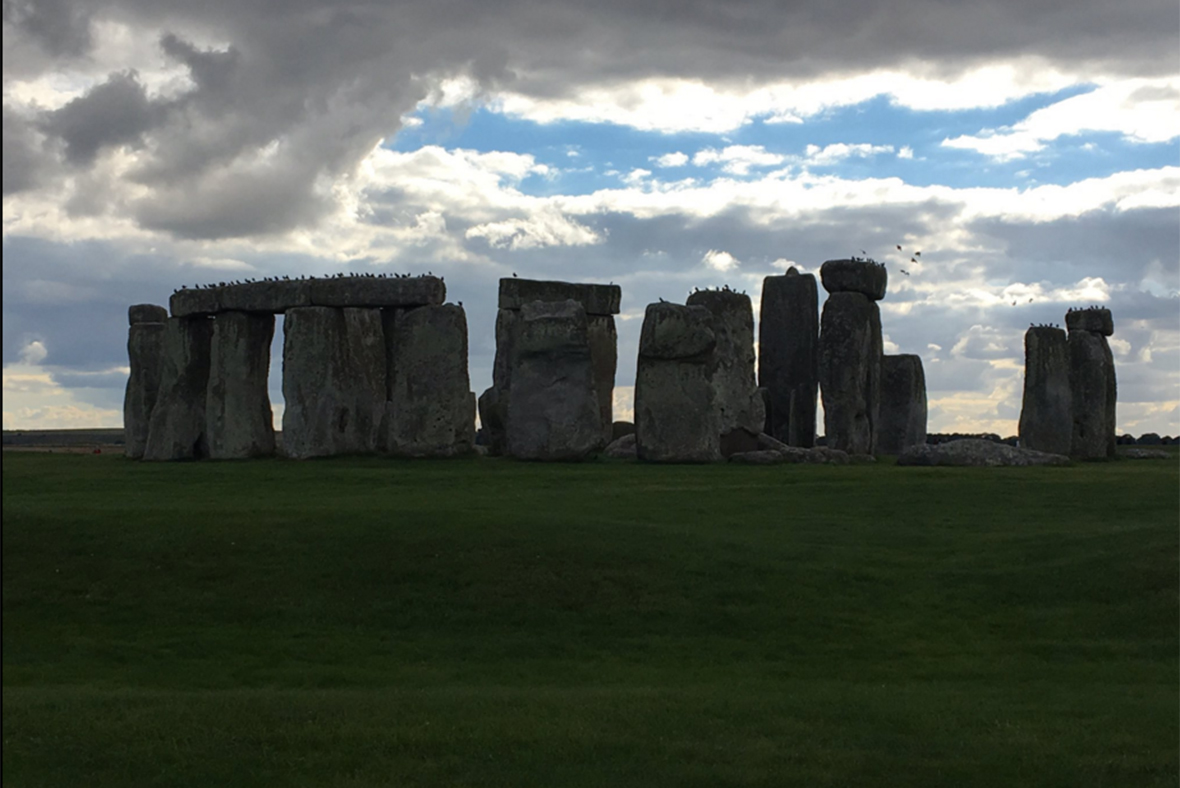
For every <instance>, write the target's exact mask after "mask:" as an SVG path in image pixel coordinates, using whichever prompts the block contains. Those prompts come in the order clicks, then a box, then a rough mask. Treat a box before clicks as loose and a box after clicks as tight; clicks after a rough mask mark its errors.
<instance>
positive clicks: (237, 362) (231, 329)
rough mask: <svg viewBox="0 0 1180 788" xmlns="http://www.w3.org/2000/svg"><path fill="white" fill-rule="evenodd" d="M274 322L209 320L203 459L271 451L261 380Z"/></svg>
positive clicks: (253, 317)
mask: <svg viewBox="0 0 1180 788" xmlns="http://www.w3.org/2000/svg"><path fill="white" fill-rule="evenodd" d="M274 331H275V318H274V315H271V314H250V313H246V312H221V313H219V314H218V315H216V316H215V317H214V318H213V348H212V353H211V356H210V367H209V388H208V392H207V395H206V404H205V425H206V426H205V431H206V434H207V436H208V442H209V457H210V458H211V459H214V460H237V459H247V458H249V457H268V456H270V455H272V454H274V453H275V430H274V413H273V412H272V411H271V408H270V395H269V393H268V392H267V378H268V375H269V373H270V344H271V339H273V338H274Z"/></svg>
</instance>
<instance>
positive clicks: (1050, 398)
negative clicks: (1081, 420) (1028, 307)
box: [1020, 326, 1073, 455]
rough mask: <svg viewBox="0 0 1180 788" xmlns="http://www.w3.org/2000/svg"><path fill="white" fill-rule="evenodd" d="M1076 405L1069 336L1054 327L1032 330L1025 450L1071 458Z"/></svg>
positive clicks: (1027, 342)
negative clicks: (1070, 378)
mask: <svg viewBox="0 0 1180 788" xmlns="http://www.w3.org/2000/svg"><path fill="white" fill-rule="evenodd" d="M1072 403H1073V398H1072V396H1071V394H1070V385H1069V344H1068V340H1067V339H1066V336H1065V332H1064V331H1062V330H1061V329H1060V328H1053V327H1052V326H1035V327H1033V328H1030V329H1029V330H1028V331H1026V332H1025V334H1024V398H1023V401H1022V405H1021V408H1020V445H1021V447H1022V448H1025V449H1033V450H1035V451H1043V452H1048V453H1050V454H1064V455H1068V454H1069V453H1070V444H1071V442H1072V441H1073V404H1072Z"/></svg>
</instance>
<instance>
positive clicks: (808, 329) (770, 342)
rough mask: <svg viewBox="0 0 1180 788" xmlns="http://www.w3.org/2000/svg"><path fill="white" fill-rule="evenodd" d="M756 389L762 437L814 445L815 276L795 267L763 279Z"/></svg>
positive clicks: (816, 375)
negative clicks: (762, 400) (762, 409)
mask: <svg viewBox="0 0 1180 788" xmlns="http://www.w3.org/2000/svg"><path fill="white" fill-rule="evenodd" d="M758 385H760V386H761V387H763V388H764V389H766V398H767V408H766V411H767V412H766V417H767V418H766V432H767V433H768V434H770V435H771V436H772V437H774V438H777V439H778V440H780V441H782V442H783V443H786V444H788V445H790V446H800V447H803V448H811V447H812V446H814V445H815V403H816V396H817V393H818V391H819V296H818V291H817V290H816V284H815V277H814V276H813V275H811V274H800V273H799V272H798V271H797V270H796V269H795V268H794V267H792V268H789V269H787V273H786V275H785V276H768V277H766V278H765V279H763V280H762V309H761V314H760V322H759V326H758Z"/></svg>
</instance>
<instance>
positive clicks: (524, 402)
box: [507, 299, 606, 460]
mask: <svg viewBox="0 0 1180 788" xmlns="http://www.w3.org/2000/svg"><path fill="white" fill-rule="evenodd" d="M588 333H589V327H588V321H587V320H586V311H585V310H584V309H583V308H582V305H581V304H579V303H578V302H577V301H574V300H572V299H570V300H566V301H534V302H531V303H527V304H525V305H524V306H523V307H522V308H521V310H520V325H519V331H518V333H517V335H516V348H515V353H516V361H517V364H516V368H515V369H514V370H513V371H512V387H511V389H510V390H509V397H508V421H507V428H508V429H507V432H508V454H509V455H511V456H513V457H516V458H517V459H522V460H580V459H584V458H585V457H587V456H589V455H590V454H593V453H594V452H597V451H598V450H600V449H601V448H602V447H603V446H605V445H606V436H605V435H604V434H603V431H602V416H601V414H600V412H599V407H598V392H597V391H596V390H595V388H594V363H593V360H592V358H591V355H590V340H589V336H588Z"/></svg>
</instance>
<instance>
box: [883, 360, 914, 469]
mask: <svg viewBox="0 0 1180 788" xmlns="http://www.w3.org/2000/svg"><path fill="white" fill-rule="evenodd" d="M925 442H926V373H925V372H923V370H922V359H921V358H919V357H918V356H915V355H911V354H902V355H897V356H882V357H881V408H880V419H879V422H878V427H877V451H879V452H881V453H882V454H901V452H902V451H903V450H905V449H906V448H907V447H909V446H917V445H918V444H922V443H925Z"/></svg>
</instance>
